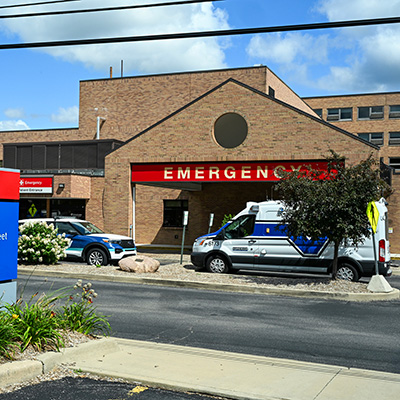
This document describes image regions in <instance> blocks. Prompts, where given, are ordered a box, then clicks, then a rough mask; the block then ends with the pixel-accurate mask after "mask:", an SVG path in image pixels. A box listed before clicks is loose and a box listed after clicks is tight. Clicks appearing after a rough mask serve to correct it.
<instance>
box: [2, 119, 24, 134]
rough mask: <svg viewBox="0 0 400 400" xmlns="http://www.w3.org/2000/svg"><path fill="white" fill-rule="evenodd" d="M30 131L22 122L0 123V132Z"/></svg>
mask: <svg viewBox="0 0 400 400" xmlns="http://www.w3.org/2000/svg"><path fill="white" fill-rule="evenodd" d="M26 129H30V128H29V126H28V125H27V124H26V123H25V122H24V121H22V120H20V119H19V120H9V121H0V131H21V130H26Z"/></svg>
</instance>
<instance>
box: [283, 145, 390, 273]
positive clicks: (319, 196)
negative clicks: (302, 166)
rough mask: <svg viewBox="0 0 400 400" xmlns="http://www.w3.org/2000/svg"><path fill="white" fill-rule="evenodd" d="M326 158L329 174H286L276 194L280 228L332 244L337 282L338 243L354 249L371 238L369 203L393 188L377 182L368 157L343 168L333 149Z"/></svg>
mask: <svg viewBox="0 0 400 400" xmlns="http://www.w3.org/2000/svg"><path fill="white" fill-rule="evenodd" d="M326 160H327V161H328V168H327V171H323V170H318V169H312V168H311V167H309V168H307V170H304V171H301V172H300V171H293V172H288V173H284V174H283V177H282V179H281V181H280V182H279V183H278V185H277V190H278V191H279V193H280V196H281V197H282V201H283V202H284V204H285V212H284V214H283V219H282V224H285V225H286V228H285V229H286V230H287V233H288V234H289V235H291V236H294V237H296V238H297V237H299V236H308V237H311V238H312V239H313V240H318V239H320V238H322V237H327V238H328V239H329V240H330V241H331V242H332V243H333V244H334V259H333V266H332V279H336V274H337V269H338V252H339V246H340V244H341V243H342V242H344V243H345V244H348V243H349V242H350V243H352V244H353V245H355V246H358V245H359V244H362V243H363V241H364V239H365V237H369V236H370V235H371V231H370V224H369V221H368V218H367V215H366V209H367V205H368V203H369V202H370V201H376V200H379V198H380V197H382V195H386V196H388V195H390V194H391V189H390V187H389V185H387V184H386V183H385V182H384V181H383V180H381V179H380V177H379V168H376V164H377V163H376V160H375V159H374V158H373V157H372V155H370V156H369V157H368V158H367V159H366V160H363V161H361V162H360V163H358V164H355V165H349V166H347V165H346V164H345V158H344V157H342V156H340V155H338V154H337V153H335V152H334V151H332V150H331V155H330V156H329V157H327V158H326Z"/></svg>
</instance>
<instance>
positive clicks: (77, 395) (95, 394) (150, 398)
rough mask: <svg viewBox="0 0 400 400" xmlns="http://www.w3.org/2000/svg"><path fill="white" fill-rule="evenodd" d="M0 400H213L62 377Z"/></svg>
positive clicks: (106, 382) (188, 394) (9, 394)
mask: <svg viewBox="0 0 400 400" xmlns="http://www.w3.org/2000/svg"><path fill="white" fill-rule="evenodd" d="M0 399H1V400H39V399H40V400H81V399H85V400H136V399H137V400H212V399H214V400H215V397H209V396H202V395H198V394H194V393H178V392H172V391H170V390H161V389H155V388H147V387H143V386H139V385H135V384H128V383H118V382H108V381H97V380H93V379H88V378H64V379H60V380H56V381H49V382H42V383H40V384H38V385H33V386H28V387H25V388H22V389H19V390H16V391H15V392H11V393H4V394H0Z"/></svg>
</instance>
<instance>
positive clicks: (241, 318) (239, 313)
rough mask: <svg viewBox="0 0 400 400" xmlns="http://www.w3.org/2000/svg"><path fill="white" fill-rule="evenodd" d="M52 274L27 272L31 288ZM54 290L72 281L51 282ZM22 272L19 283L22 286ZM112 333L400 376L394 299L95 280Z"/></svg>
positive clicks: (398, 318) (44, 286)
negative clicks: (350, 298) (40, 275)
mask: <svg viewBox="0 0 400 400" xmlns="http://www.w3.org/2000/svg"><path fill="white" fill-rule="evenodd" d="M52 282H53V279H49V280H48V282H45V283H44V282H43V278H35V277H30V279H29V282H28V283H27V285H26V288H25V295H26V296H25V298H27V296H28V295H29V293H34V292H36V291H37V290H41V291H42V290H46V291H47V292H48V288H49V287H50V286H51V285H52ZM55 282H56V283H55V284H54V286H53V288H56V287H58V286H65V285H67V283H68V282H69V283H70V284H73V283H75V281H72V280H70V281H67V280H61V279H56V280H55ZM24 284H25V283H24V279H23V277H20V278H19V286H20V287H23V286H24ZM93 284H94V288H95V290H96V292H98V294H99V297H98V298H96V302H95V304H96V306H97V307H98V311H99V312H102V313H104V314H106V315H109V316H110V317H109V321H110V324H111V326H112V328H113V333H112V335H113V336H118V337H122V338H128V339H137V340H146V341H155V342H162V343H170V344H177V345H183V346H194V347H202V348H210V349H216V350H224V351H231V352H238V353H245V354H254V355H261V356H268V357H278V358H288V359H295V360H301V361H308V362H315V363H323V364H334V365H341V366H346V367H353V368H354V367H356V368H363V369H372V370H380V371H386V372H394V373H400V347H399V345H398V343H399V339H400V335H399V326H400V313H399V306H400V301H398V300H396V301H387V302H371V303H354V302H343V301H330V300H321V299H319V300H317V299H299V298H291V297H281V296H265V295H250V294H235V293H224V292H213V291H203V290H193V289H183V288H164V287H155V286H146V285H132V284H121V283H104V282H94V283H93Z"/></svg>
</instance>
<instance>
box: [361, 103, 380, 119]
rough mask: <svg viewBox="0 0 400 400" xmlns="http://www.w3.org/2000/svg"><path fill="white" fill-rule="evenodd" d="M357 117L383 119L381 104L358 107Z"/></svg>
mask: <svg viewBox="0 0 400 400" xmlns="http://www.w3.org/2000/svg"><path fill="white" fill-rule="evenodd" d="M358 119H383V106H375V107H358Z"/></svg>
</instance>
